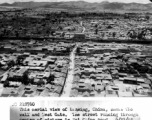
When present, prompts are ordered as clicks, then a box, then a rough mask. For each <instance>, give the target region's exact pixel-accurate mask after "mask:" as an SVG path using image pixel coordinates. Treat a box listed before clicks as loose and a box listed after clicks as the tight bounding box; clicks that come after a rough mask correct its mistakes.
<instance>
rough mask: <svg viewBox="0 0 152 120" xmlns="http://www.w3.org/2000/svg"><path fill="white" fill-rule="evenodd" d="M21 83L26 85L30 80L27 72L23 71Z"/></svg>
mask: <svg viewBox="0 0 152 120" xmlns="http://www.w3.org/2000/svg"><path fill="white" fill-rule="evenodd" d="M22 83H23V84H25V85H28V84H29V83H30V80H29V78H28V74H27V73H25V74H24V75H23V79H22Z"/></svg>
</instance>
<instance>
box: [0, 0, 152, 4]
mask: <svg viewBox="0 0 152 120" xmlns="http://www.w3.org/2000/svg"><path fill="white" fill-rule="evenodd" d="M80 1H81V2H87V3H103V2H108V3H124V4H129V3H137V4H151V2H150V1H149V2H147V3H141V2H122V1H121V2H120V1H108V0H104V1H93V2H90V1H86V0H70V1H65V0H55V1H48V0H44V1H37V0H36V1H35V0H27V1H20V0H16V1H14V2H7V1H6V2H2V3H1V2H0V4H4V3H7V4H13V3H16V2H21V3H25V2H38V3H41V2H48V3H51V2H80Z"/></svg>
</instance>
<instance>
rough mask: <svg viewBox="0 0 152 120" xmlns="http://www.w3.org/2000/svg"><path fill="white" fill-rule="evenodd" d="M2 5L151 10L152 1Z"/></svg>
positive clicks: (14, 4)
mask: <svg viewBox="0 0 152 120" xmlns="http://www.w3.org/2000/svg"><path fill="white" fill-rule="evenodd" d="M0 6H14V7H23V8H61V9H67V10H70V9H71V10H73V9H80V10H82V9H84V10H94V11H104V10H111V11H117V10H119V11H151V10H152V3H149V4H141V3H122V2H108V1H103V2H100V3H97V2H93V3H89V2H86V1H67V2H33V1H29V2H14V3H12V4H9V3H2V4H0Z"/></svg>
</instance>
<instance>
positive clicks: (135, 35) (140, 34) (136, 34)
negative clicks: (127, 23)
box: [127, 28, 152, 40]
mask: <svg viewBox="0 0 152 120" xmlns="http://www.w3.org/2000/svg"><path fill="white" fill-rule="evenodd" d="M148 31H150V32H151V35H152V28H145V29H142V30H140V31H139V30H138V31H135V30H129V31H128V33H127V36H128V37H129V38H131V39H138V40H145V39H146V34H147V32H148Z"/></svg>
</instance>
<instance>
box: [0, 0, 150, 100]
mask: <svg viewBox="0 0 152 120" xmlns="http://www.w3.org/2000/svg"><path fill="white" fill-rule="evenodd" d="M0 96H1V97H78V98H80V97H90V98H92V97H152V3H151V1H150V0H125V1H124V0H123V1H122V0H84V1H83V0H0Z"/></svg>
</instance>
